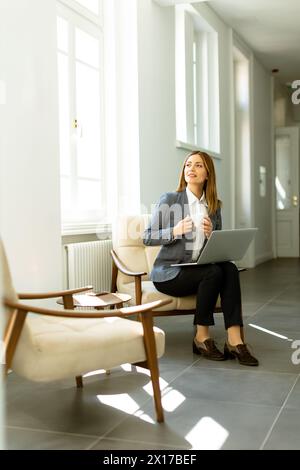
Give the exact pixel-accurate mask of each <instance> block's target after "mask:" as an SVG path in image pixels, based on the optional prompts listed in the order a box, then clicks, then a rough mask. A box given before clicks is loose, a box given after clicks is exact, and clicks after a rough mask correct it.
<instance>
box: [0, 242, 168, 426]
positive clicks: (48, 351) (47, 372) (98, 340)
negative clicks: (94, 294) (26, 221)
mask: <svg viewBox="0 0 300 470" xmlns="http://www.w3.org/2000/svg"><path fill="white" fill-rule="evenodd" d="M0 263H1V265H0V266H1V271H2V284H3V286H2V291H3V294H4V295H3V299H2V303H3V307H4V309H2V311H3V310H4V314H5V334H4V349H5V358H6V364H5V368H6V371H7V370H8V369H12V370H13V371H14V372H15V373H16V374H18V375H20V376H22V377H24V378H26V379H28V380H32V381H36V382H49V381H53V380H59V379H63V378H70V377H76V382H77V387H81V386H82V385H83V384H82V375H84V374H86V373H88V372H92V371H94V370H99V369H106V370H107V369H112V368H113V367H116V366H119V365H121V364H124V363H131V364H135V365H140V366H142V367H146V368H149V370H150V375H151V381H152V386H153V394H154V402H155V408H156V415H157V421H158V422H163V421H164V415H163V409H162V405H161V392H160V387H159V370H158V361H157V357H161V356H162V355H163V353H164V347H165V335H164V332H163V331H162V330H161V329H159V328H157V327H153V319H152V310H153V309H156V308H159V307H162V306H163V305H165V304H166V303H167V302H161V301H156V302H151V303H147V304H145V305H142V306H135V307H128V308H121V309H118V310H108V311H105V310H102V311H96V310H86V311H83V310H78V311H76V310H71V309H68V308H67V307H71V308H72V306H73V302H72V294H74V293H78V292H82V291H84V290H88V289H89V288H84V289H76V290H72V291H64V292H56V293H54V292H52V293H50V294H36V295H32V294H20V295H19V296H18V295H17V294H16V292H15V290H14V288H13V284H12V281H11V276H10V272H9V267H8V263H7V259H6V255H5V252H4V248H3V245H2V242H1V240H0ZM60 296H63V299H64V306H65V307H66V309H65V310H59V309H57V310H56V309H46V308H40V307H37V306H32V305H26V304H24V303H21V302H20V300H21V299H23V300H24V299H44V298H49V297H60ZM30 312H31V313H30ZM136 314H139V315H140V319H141V321H140V322H139V321H133V320H128V319H127V317H130V316H132V315H136Z"/></svg>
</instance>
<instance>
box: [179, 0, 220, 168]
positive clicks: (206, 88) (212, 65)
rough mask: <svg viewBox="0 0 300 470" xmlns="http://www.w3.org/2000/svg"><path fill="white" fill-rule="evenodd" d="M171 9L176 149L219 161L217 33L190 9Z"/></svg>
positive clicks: (198, 14)
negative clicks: (200, 151) (172, 11)
mask: <svg viewBox="0 0 300 470" xmlns="http://www.w3.org/2000/svg"><path fill="white" fill-rule="evenodd" d="M175 9H176V11H175V18H176V26H175V29H176V44H175V53H176V147H177V148H184V149H188V150H194V149H197V150H203V151H205V152H208V153H210V154H211V155H213V156H214V157H215V158H219V159H220V158H221V155H220V83H219V55H220V54H219V33H218V31H217V30H215V29H214V27H213V26H212V25H210V24H209V23H208V22H207V20H206V19H204V18H203V17H202V16H201V14H200V13H199V11H197V10H196V8H194V7H193V6H192V5H177V6H176V7H175ZM195 44H196V46H195ZM195 47H196V64H195V61H194V55H195V52H194V48H195ZM183 69H184V70H183ZM195 70H196V71H197V72H196V77H195ZM195 82H196V83H195ZM191 89H192V91H191ZM195 89H196V90H197V93H196V95H197V96H195ZM195 100H196V106H197V112H195V111H196V110H195ZM178 103H179V104H178ZM182 114H184V116H182ZM191 123H192V124H191ZM201 123H204V124H203V125H201ZM191 125H192V126H193V128H191ZM196 125H197V130H196V129H195V126H196Z"/></svg>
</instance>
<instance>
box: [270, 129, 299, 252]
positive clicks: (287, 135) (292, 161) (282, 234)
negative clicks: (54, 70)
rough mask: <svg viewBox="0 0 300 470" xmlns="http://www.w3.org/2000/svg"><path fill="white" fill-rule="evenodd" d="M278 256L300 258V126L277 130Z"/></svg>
mask: <svg viewBox="0 0 300 470" xmlns="http://www.w3.org/2000/svg"><path fill="white" fill-rule="evenodd" d="M275 172H276V173H275V175H276V176H275V188H276V235H277V237H276V238H277V242H276V243H277V256H278V257H280V258H282V257H288V258H298V257H299V128H298V127H278V128H276V130H275Z"/></svg>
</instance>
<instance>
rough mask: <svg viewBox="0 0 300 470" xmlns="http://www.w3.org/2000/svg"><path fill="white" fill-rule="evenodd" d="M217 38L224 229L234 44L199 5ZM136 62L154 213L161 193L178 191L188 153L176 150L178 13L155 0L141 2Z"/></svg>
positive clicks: (144, 179) (146, 194)
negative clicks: (154, 0) (183, 163)
mask: <svg viewBox="0 0 300 470" xmlns="http://www.w3.org/2000/svg"><path fill="white" fill-rule="evenodd" d="M197 8H198V10H199V11H200V12H201V14H203V15H204V16H205V18H207V19H208V20H209V21H210V22H211V23H212V26H213V27H214V28H215V29H216V30H217V31H218V33H219V52H220V71H221V72H220V113H221V123H222V125H221V132H220V148H221V151H220V153H221V157H222V160H215V166H216V171H217V177H218V190H219V197H220V198H221V199H222V200H223V204H224V206H223V219H224V226H225V227H226V226H227V227H228V226H231V223H232V216H231V212H232V211H231V207H230V201H231V197H232V191H233V185H232V184H231V177H232V175H231V173H230V171H231V170H230V166H231V163H230V162H231V158H232V152H231V134H230V133H231V128H230V112H231V110H230V109H231V105H230V103H231V102H230V96H231V82H230V70H231V48H230V47H231V46H230V45H231V42H230V38H231V36H230V30H229V28H227V27H226V26H225V24H223V23H222V22H221V21H220V20H219V18H218V17H217V16H216V15H215V14H214V12H212V11H211V10H210V9H209V8H207V6H206V5H202V4H201V5H200V4H199V5H197ZM138 40H139V43H138V59H139V115H140V179H141V202H142V203H143V204H145V205H147V206H148V207H149V208H150V205H151V204H153V203H155V202H156V201H157V199H158V198H159V196H160V194H162V193H163V192H165V191H174V190H175V189H176V187H177V182H178V176H179V172H180V169H181V165H182V162H183V159H184V157H185V155H186V154H187V153H189V150H185V149H176V147H175V140H176V125H175V122H176V121H175V10H174V7H166V8H164V7H160V6H158V5H157V4H156V3H154V2H152V0H139V1H138Z"/></svg>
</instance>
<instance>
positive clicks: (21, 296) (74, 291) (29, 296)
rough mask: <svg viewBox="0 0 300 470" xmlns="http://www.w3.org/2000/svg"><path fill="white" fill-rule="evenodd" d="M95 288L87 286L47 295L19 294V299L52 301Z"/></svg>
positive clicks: (46, 293)
mask: <svg viewBox="0 0 300 470" xmlns="http://www.w3.org/2000/svg"><path fill="white" fill-rule="evenodd" d="M92 289H93V286H86V287H80V288H78V289H68V290H63V291H58V292H45V293H37V294H32V293H30V292H29V293H27V292H23V293H19V294H18V297H19V299H22V300H35V299H51V298H54V297H64V296H65V295H73V294H79V293H80V292H86V291H88V290H92Z"/></svg>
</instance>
